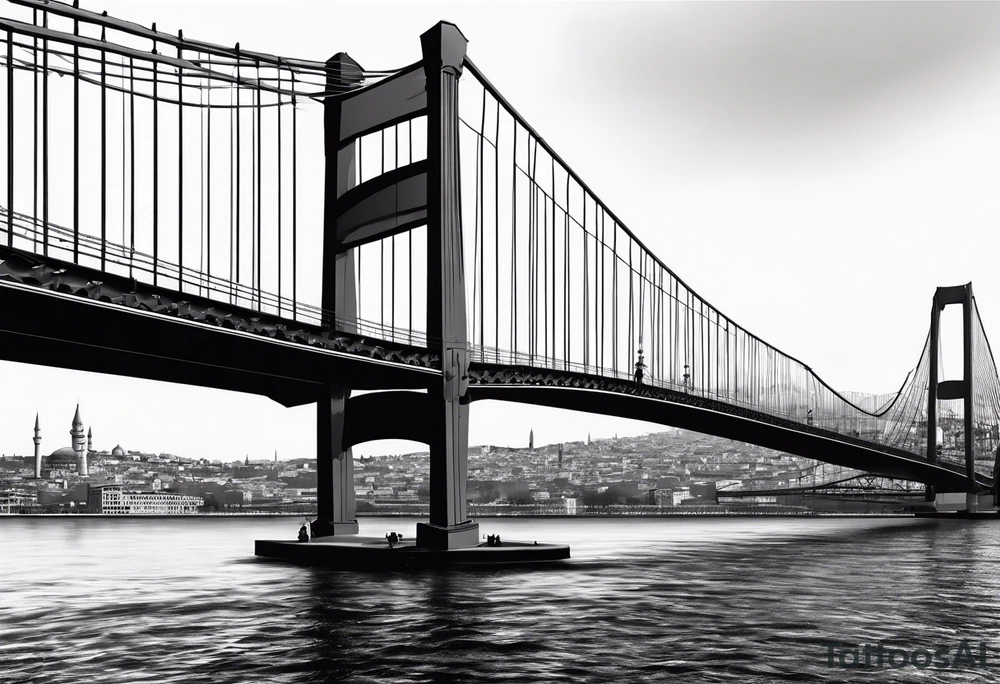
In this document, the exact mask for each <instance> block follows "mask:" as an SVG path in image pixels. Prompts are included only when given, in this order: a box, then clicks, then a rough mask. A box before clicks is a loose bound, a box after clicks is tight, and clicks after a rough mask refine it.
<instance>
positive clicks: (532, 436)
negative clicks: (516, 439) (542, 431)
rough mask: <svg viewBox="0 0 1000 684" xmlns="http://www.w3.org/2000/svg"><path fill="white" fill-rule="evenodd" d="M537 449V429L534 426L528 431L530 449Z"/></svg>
mask: <svg viewBox="0 0 1000 684" xmlns="http://www.w3.org/2000/svg"><path fill="white" fill-rule="evenodd" d="M534 450H535V430H534V428H532V429H531V430H529V431H528V451H534Z"/></svg>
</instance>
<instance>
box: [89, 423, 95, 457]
mask: <svg viewBox="0 0 1000 684" xmlns="http://www.w3.org/2000/svg"><path fill="white" fill-rule="evenodd" d="M93 450H94V429H93V428H87V453H88V454H89V453H90V452H91V451H93Z"/></svg>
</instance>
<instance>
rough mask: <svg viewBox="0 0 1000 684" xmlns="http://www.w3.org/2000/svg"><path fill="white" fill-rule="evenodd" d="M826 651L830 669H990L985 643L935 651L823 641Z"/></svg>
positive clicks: (965, 640) (963, 644)
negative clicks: (987, 666) (987, 665)
mask: <svg viewBox="0 0 1000 684" xmlns="http://www.w3.org/2000/svg"><path fill="white" fill-rule="evenodd" d="M820 644H821V645H822V646H824V647H825V648H826V666H827V667H843V668H851V669H874V670H881V669H883V668H892V669H898V668H901V667H915V668H917V669H918V670H924V669H927V668H933V669H939V670H943V669H974V668H984V667H986V651H987V650H988V649H989V647H988V646H987V645H986V642H985V641H980V642H978V643H976V644H972V643H970V642H969V640H968V639H962V640H961V641H960V642H959V643H958V645H957V646H956V645H955V644H951V645H947V646H945V645H938V646H934V647H933V648H914V649H909V648H904V647H903V646H900V645H898V644H894V645H887V644H883V643H881V642H880V643H877V644H874V645H873V644H864V645H858V644H853V643H845V642H842V641H822V642H820Z"/></svg>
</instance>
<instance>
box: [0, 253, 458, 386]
mask: <svg viewBox="0 0 1000 684" xmlns="http://www.w3.org/2000/svg"><path fill="white" fill-rule="evenodd" d="M0 358H2V359H3V360H6V361H16V362H22V363H31V364H39V365H44V366H56V367H60V368H69V369H74V370H84V371H92V372H97V373H110V374H113V375H124V376H129V377H136V378H143V379H148V380H161V381H167V382H176V383H183V384H189V385H197V386H202V387H212V388H217V389H225V390H232V391H236V392H246V393H250V394H258V395H264V396H267V397H270V398H272V399H274V400H275V401H277V402H279V403H281V404H283V405H285V406H297V405H302V404H307V403H312V402H315V401H317V399H318V398H319V397H320V396H322V392H323V388H324V387H325V386H326V384H330V383H332V384H337V385H343V386H346V387H350V388H352V389H379V388H386V387H394V388H404V389H426V388H427V387H428V386H429V385H430V384H431V383H432V382H434V381H435V380H436V381H438V382H440V380H439V379H440V377H441V374H440V371H439V370H436V369H435V368H434V366H435V365H436V364H439V359H438V358H437V355H435V354H430V353H428V352H427V350H425V349H414V348H407V347H402V346H398V345H397V346H394V345H391V344H387V343H384V342H381V341H371V340H366V339H364V338H363V337H360V336H356V335H347V334H344V333H332V334H331V333H328V332H323V331H322V330H321V329H320V328H319V327H317V326H309V325H306V324H301V323H296V322H293V321H288V320H284V319H279V318H277V317H268V316H266V315H261V314H259V313H256V312H254V311H250V310H247V309H242V308H240V307H235V306H231V305H227V304H224V303H220V302H217V301H214V300H209V299H201V298H198V297H196V296H193V295H189V294H187V293H183V294H182V293H178V292H174V291H169V290H166V289H163V288H155V287H152V286H149V285H145V284H142V283H138V282H136V281H134V280H132V279H130V278H125V277H122V276H115V275H111V274H107V273H102V272H100V271H97V270H92V269H87V268H84V267H79V266H73V265H72V264H66V263H64V262H58V261H56V260H53V259H43V258H40V257H36V256H34V255H27V254H24V253H20V252H18V251H17V250H10V249H9V248H5V247H4V248H0ZM7 391H10V388H7Z"/></svg>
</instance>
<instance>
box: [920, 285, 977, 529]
mask: <svg viewBox="0 0 1000 684" xmlns="http://www.w3.org/2000/svg"><path fill="white" fill-rule="evenodd" d="M950 304H961V305H962V331H963V332H962V339H963V343H962V359H963V361H962V379H961V380H947V381H944V382H941V381H940V380H939V367H938V357H939V352H940V348H941V347H940V345H941V312H942V311H943V310H944V308H945V307H946V306H948V305H950ZM973 306H974V302H973V299H972V283H967V284H965V285H955V286H952V287H939V288H937V290H936V291H935V292H934V303H933V306H932V307H931V332H930V349H929V353H930V359H929V361H930V373H929V378H928V383H927V385H928V389H927V460H928V462H930V463H936V462H937V458H938V453H937V449H938V443H937V425H938V410H937V409H938V400H939V399H962V400H963V404H964V421H965V425H964V428H965V473H966V481H967V486H966V491H965V495H966V496H965V510H966V511H968V512H970V513H974V512H976V511H978V510H979V494H980V492H979V487H978V485H977V484H976V469H975V465H976V442H975V415H974V402H973V396H974V394H973V390H974V388H973V375H974V374H973V368H972V362H973V354H974V352H975V347H974V345H975V336H974V335H973V328H972V320H973V315H974V309H973ZM927 498H928V500H935V498H936V500H937V501H938V503H939V504H940V503H941V502H942V501H943V499H942V494H941V493H935V492H934V489H933V488H932V487H928V488H927Z"/></svg>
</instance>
